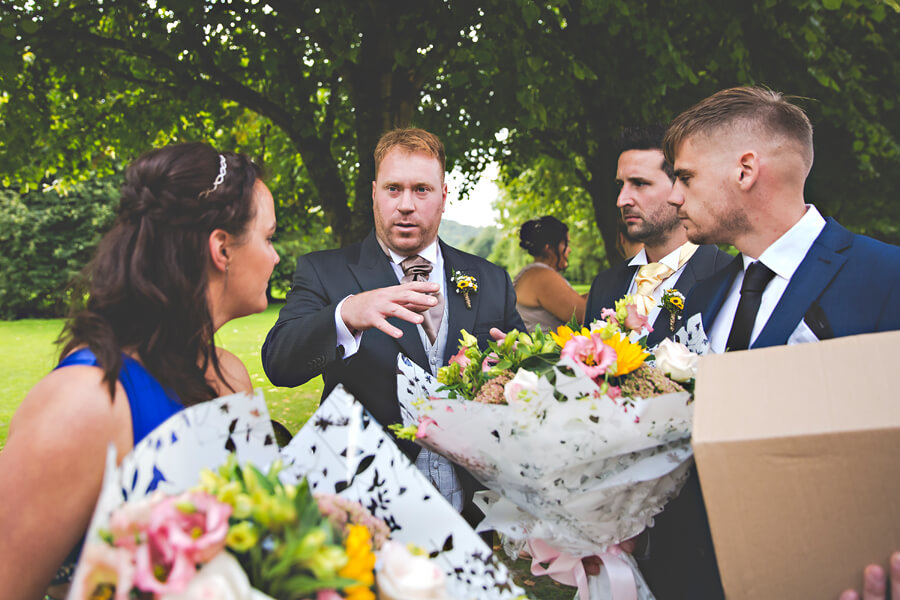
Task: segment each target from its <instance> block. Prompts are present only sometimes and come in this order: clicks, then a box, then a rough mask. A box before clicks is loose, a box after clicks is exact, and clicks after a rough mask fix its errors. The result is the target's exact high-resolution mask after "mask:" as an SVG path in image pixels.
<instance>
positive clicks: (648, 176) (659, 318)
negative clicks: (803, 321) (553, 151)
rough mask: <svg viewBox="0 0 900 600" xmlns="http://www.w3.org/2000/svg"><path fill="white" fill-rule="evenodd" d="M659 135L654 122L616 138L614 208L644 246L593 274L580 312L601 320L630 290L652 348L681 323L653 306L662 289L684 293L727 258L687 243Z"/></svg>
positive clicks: (661, 131) (662, 130)
mask: <svg viewBox="0 0 900 600" xmlns="http://www.w3.org/2000/svg"><path fill="white" fill-rule="evenodd" d="M664 133H665V127H664V126H662V125H655V126H650V127H644V128H632V129H626V130H625V131H624V132H623V134H622V136H621V139H620V146H619V148H620V150H619V162H618V166H617V169H616V183H617V184H618V185H619V196H618V198H617V200H616V206H618V207H619V210H620V211H621V215H622V219H623V220H624V222H625V227H626V229H627V231H628V234H629V235H630V236H631V237H632V238H634V239H636V240H638V241H640V242H643V244H644V248H643V250H641V251H640V252H638V253H637V254H636V255H635V256H634V257H633V258H632V259H631V260H630V261H627V262H623V263H620V264H618V265H616V266H614V267H612V268H610V269H607V270H606V271H603V272H602V273H600V274H599V275H597V277H596V278H595V279H594V282H593V284H592V285H591V290H590V293H589V294H588V302H587V309H586V311H585V325H589V324H590V323H591V322H592V321H593V320H594V319H599V318H600V311H601V310H602V309H604V308H612V307H613V304H614V303H615V301H616V300H618V299H620V298H622V297H623V296H625V295H626V294H634V295H635V299H636V301H637V304H638V311H639V312H641V314H643V315H645V316H647V317H648V320H649V322H650V323H651V324H652V326H653V332H652V333H651V334H650V336H649V337H648V338H647V344H648V345H649V346H651V347H652V346H655V345H656V344H658V343H659V342H660V341H661V340H662V339H663V338H665V337H669V336H670V335H672V333H674V331H677V329H678V328H679V326H680V325H678V324H677V323H676V324H675V327H674V329H673V328H671V327H670V325H671V320H670V318H669V314H668V313H667V312H666V311H663V310H660V308H659V307H658V305H659V302H660V299H661V298H662V295H663V292H665V290H667V289H670V288H676V289H677V290H678V291H680V292H681V293H682V294H685V295H686V294H687V293H688V291H690V289H691V287H693V285H694V283H696V282H697V281H699V280H701V279H704V278H706V277H709V276H710V275H712V274H713V273H715V272H716V271H718V270H719V269H722V268H724V267H725V266H726V265H727V264H728V263H729V262H730V261H731V256H729V255H728V254H727V253H725V252H722V251H720V250H719V249H718V248H716V247H715V246H696V245H694V244H692V243H690V242H688V239H687V235H686V233H685V230H684V227H683V226H682V225H681V222H680V221H679V219H678V215H677V210H673V207H672V206H671V205H670V204H669V203H668V201H667V200H668V197H669V194H670V193H671V192H672V185H673V183H674V181H675V176H674V174H673V171H672V166H671V165H670V164H669V163H668V162H666V160H665V158H664V157H663V152H662V139H663V134H664Z"/></svg>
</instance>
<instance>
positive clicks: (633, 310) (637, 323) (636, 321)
mask: <svg viewBox="0 0 900 600" xmlns="http://www.w3.org/2000/svg"><path fill="white" fill-rule="evenodd" d="M625 310H627V311H628V316H627V317H625V322H624V323H623V324H622V325H624V326H625V329H628V330H630V331H637V332H640V331H641V330H642V329H643V328H645V327H646V328H647V331H648V332H650V333H652V332H653V327H651V326H650V322H649V321H648V320H647V317H646V316H645V315H642V314H641V313H639V312H638V309H637V305H636V304H629V305H628V306H626V307H625Z"/></svg>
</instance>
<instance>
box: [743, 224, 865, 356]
mask: <svg viewBox="0 0 900 600" xmlns="http://www.w3.org/2000/svg"><path fill="white" fill-rule="evenodd" d="M852 244H853V235H852V234H851V233H850V232H849V231H847V230H846V229H844V228H843V227H841V226H840V225H838V224H837V222H836V221H835V220H834V219H831V218H829V219H827V220H826V223H825V228H824V229H823V230H822V233H820V234H819V237H817V238H816V241H815V242H813V245H812V247H810V249H809V251H808V252H807V253H806V257H805V258H804V259H803V262H801V263H800V266H799V267H797V270H796V271H795V272H794V275H793V276H792V277H791V280H790V281H789V282H788V285H787V288H786V289H785V290H784V293H783V294H782V295H781V299H780V300H779V301H778V304H777V305H776V306H775V310H774V311H772V316H771V317H769V320H768V322H766V325H765V327H763V330H762V331H761V332H760V333H759V336H758V337H757V338H756V341H755V342H754V343H753V345H752V346H751V347H752V348H765V347H768V346H778V345H782V344H785V343H787V340H788V337H790V335H791V333H792V332H793V331H794V329H796V328H797V325H799V324H800V321H801V320H802V319H803V317H804V315H805V314H806V311H807V310H808V309H809V307H810V305H811V304H812V302H813V301H814V300H816V299H818V298H819V296H821V295H822V292H823V291H824V290H825V288H827V287H828V286H829V284H831V281H832V279H834V277H835V276H836V275H837V274H838V272H839V271H840V270H841V267H843V266H844V263H845V262H846V261H847V257H846V256H845V255H843V254H842V252H843V251H844V250H846V249H847V248H849V247H850V246H851V245H852Z"/></svg>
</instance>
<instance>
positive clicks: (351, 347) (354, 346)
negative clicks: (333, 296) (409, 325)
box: [334, 239, 447, 358]
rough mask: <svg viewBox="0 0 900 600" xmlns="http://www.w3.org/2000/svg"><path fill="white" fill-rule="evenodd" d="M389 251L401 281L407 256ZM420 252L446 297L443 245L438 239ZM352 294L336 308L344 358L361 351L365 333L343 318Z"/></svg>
mask: <svg viewBox="0 0 900 600" xmlns="http://www.w3.org/2000/svg"><path fill="white" fill-rule="evenodd" d="M387 251H388V253H389V254H390V257H391V268H392V269H394V274H395V275H396V276H397V283H400V280H401V279H403V267H401V266H400V263H401V262H403V261H404V260H405V259H406V258H407V257H406V256H400V255H399V254H397V253H396V252H394V251H393V250H391V249H390V248H388V249H387ZM418 254H419V256H421V257H422V258H424V259H426V260H428V262H430V263H431V265H432V268H431V273H429V275H428V281H431V282H433V283H437V284H439V285H440V286H441V294H442V295H443V297H444V298H446V297H447V294H446V290H445V289H444V287H445V285H444V257H443V256H442V255H441V247H440V245H439V244H438V242H437V239H435V240H434V241H433V242H432V243H431V244H430V245H429V246H428V247H426V248H425V249H424V250H422V251H421V252H419V253H418ZM352 295H353V294H350V296H352ZM350 296H347V297H346V298H344V299H343V300H341V301H340V302H338V305H337V306H336V307H335V309H334V327H335V329H336V330H337V346H338V347H340V346H343V347H344V354H343V357H344V358H349V357H351V356H353V355H354V354H356V353H357V352H358V351H359V344H360V341H361V340H362V335H363V332H362V331H358V332H357V333H356V335H353V334H352V333H350V329H349V328H348V327H347V325H346V323H344V320H343V319H342V318H341V307H342V306H343V305H344V302H345V301H346V300H347V298H349V297H350ZM417 327H418V329H419V330H420V334H421V335H425V330H424V329H422V326H421V325H418V326H417Z"/></svg>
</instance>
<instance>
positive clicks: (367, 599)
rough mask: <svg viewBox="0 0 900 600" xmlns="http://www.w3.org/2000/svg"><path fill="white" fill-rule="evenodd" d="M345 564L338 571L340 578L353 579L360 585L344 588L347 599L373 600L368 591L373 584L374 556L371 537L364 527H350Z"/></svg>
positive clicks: (370, 592)
mask: <svg viewBox="0 0 900 600" xmlns="http://www.w3.org/2000/svg"><path fill="white" fill-rule="evenodd" d="M346 546H347V559H348V560H347V564H346V565H344V567H343V568H342V569H341V570H340V571H338V575H340V576H341V577H347V578H348V579H355V580H356V581H358V582H360V583H361V584H362V585H359V586H353V587H349V588H346V589H345V590H344V592H345V593H346V594H347V598H348V599H352V600H374V598H375V596H374V595H373V594H372V591H371V590H370V589H369V588H370V587H371V586H372V584H373V583H375V574H374V569H375V554H374V553H373V552H372V537H371V534H370V533H369V530H368V528H366V526H365V525H351V526H350V530H349V532H348V533H347V542H346Z"/></svg>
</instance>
